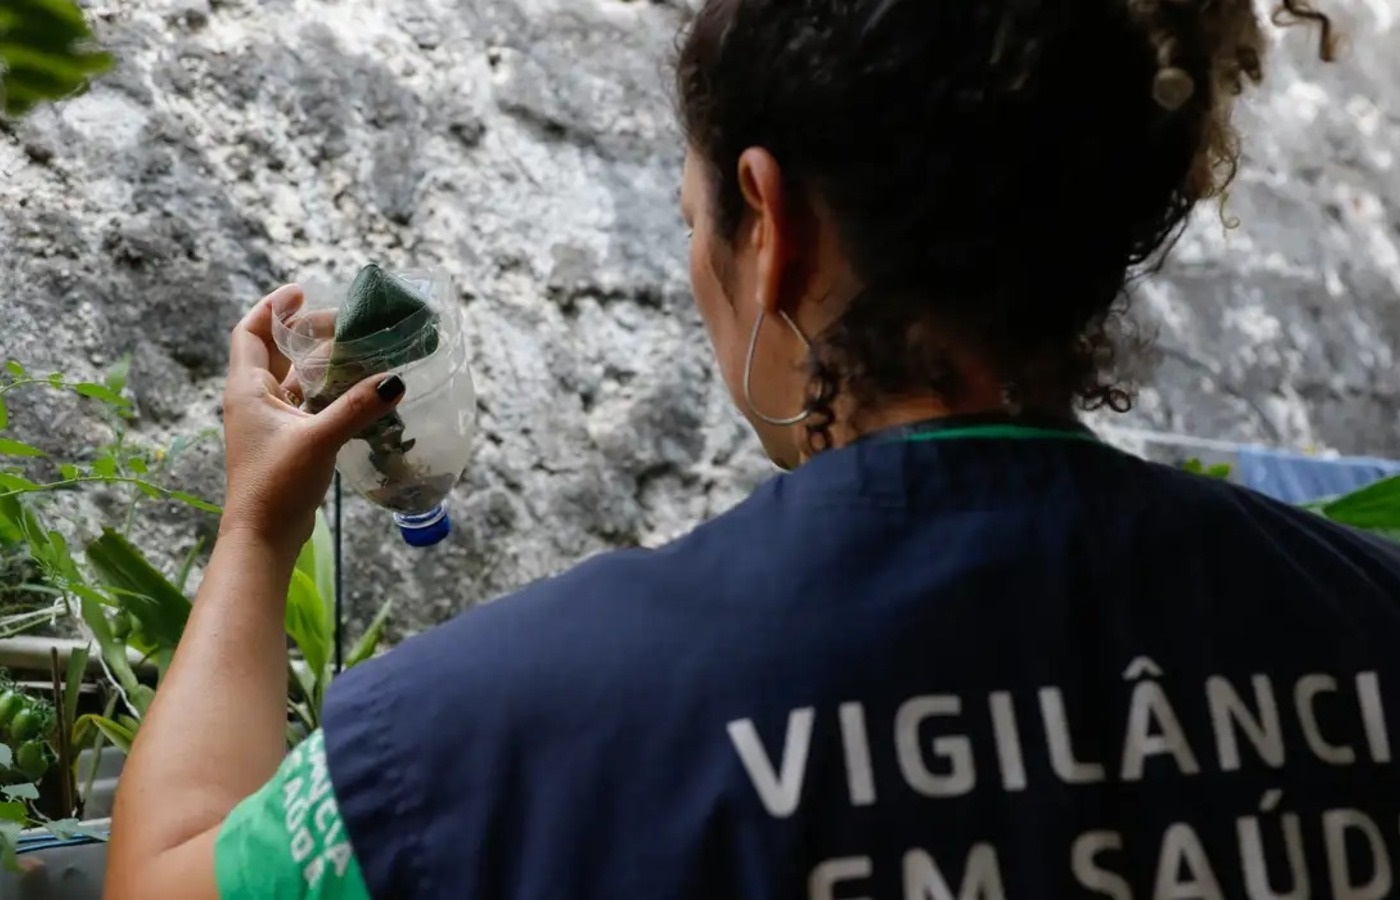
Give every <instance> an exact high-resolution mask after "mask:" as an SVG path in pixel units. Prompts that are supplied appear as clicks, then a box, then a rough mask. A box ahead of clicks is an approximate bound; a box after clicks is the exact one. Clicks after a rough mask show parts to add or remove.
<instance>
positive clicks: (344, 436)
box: [219, 285, 404, 553]
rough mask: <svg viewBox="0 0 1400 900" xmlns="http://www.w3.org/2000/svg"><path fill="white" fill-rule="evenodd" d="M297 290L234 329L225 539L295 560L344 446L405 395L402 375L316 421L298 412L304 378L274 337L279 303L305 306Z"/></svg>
mask: <svg viewBox="0 0 1400 900" xmlns="http://www.w3.org/2000/svg"><path fill="white" fill-rule="evenodd" d="M300 297H301V289H300V288H298V287H297V286H295V285H288V286H286V287H283V288H280V289H278V290H277V291H275V292H273V293H272V294H269V295H268V296H266V297H264V298H263V299H262V300H261V301H260V302H259V303H258V305H257V306H255V307H253V309H252V311H250V312H249V313H248V315H246V316H244V317H243V321H241V322H239V323H238V326H237V327H236V328H234V330H233V337H232V339H231V341H230V346H229V373H228V382H227V385H226V386H225V388H224V445H225V467H226V469H227V472H228V494H227V497H226V499H225V502H224V516H223V520H222V522H221V523H220V528H219V533H220V535H221V536H222V535H227V534H231V533H238V534H244V535H247V536H250V537H253V538H255V539H257V540H259V541H262V542H267V543H270V544H271V545H272V546H275V547H278V548H279V549H283V550H285V551H286V552H289V553H295V552H296V551H297V550H299V549H300V548H301V545H302V544H303V543H305V541H306V540H307V538H309V537H310V536H311V532H312V529H313V528H314V526H315V515H316V509H317V508H318V507H319V506H320V504H321V502H322V501H323V500H324V499H325V496H326V489H327V488H328V487H329V486H330V481H331V476H332V474H333V473H334V471H335V457H336V454H337V453H338V452H339V451H340V448H341V447H342V446H343V445H344V444H345V443H346V442H347V441H349V440H350V439H351V438H352V437H354V436H355V435H356V434H358V433H359V432H361V431H363V430H364V429H365V428H367V427H369V426H370V425H372V424H374V423H375V422H376V421H378V420H379V419H380V418H382V417H383V416H385V415H387V414H388V413H389V412H390V411H391V410H392V409H393V408H394V405H395V404H396V403H397V402H398V401H399V399H400V398H401V397H402V396H403V391H404V384H403V380H402V379H401V378H399V377H398V376H397V375H390V376H387V377H383V378H377V379H369V380H367V381H364V382H361V383H360V384H357V385H356V386H355V387H353V388H351V389H350V390H349V391H347V392H346V393H345V394H344V395H342V396H341V397H340V398H339V399H337V400H336V401H335V402H334V403H332V404H331V405H330V406H328V407H326V408H325V409H324V410H322V411H321V412H319V413H317V414H316V415H314V416H313V415H311V414H309V413H306V412H304V411H302V410H301V409H298V408H297V406H296V405H294V404H295V402H297V401H298V400H299V398H298V397H297V393H298V391H299V381H298V379H297V375H296V372H295V371H294V370H293V369H292V367H291V364H290V362H289V361H288V360H287V359H286V357H284V356H283V355H282V354H281V352H280V351H279V350H278V349H277V346H276V344H275V343H274V341H273V339H272V317H273V309H274V306H278V307H284V306H286V305H287V304H289V303H297V302H299V301H300Z"/></svg>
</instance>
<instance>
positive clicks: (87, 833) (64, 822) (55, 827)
mask: <svg viewBox="0 0 1400 900" xmlns="http://www.w3.org/2000/svg"><path fill="white" fill-rule="evenodd" d="M44 828H45V830H47V831H48V833H49V834H51V835H53V836H54V837H56V838H58V839H59V840H60V841H68V840H72V839H73V838H75V837H85V838H92V839H93V840H95V841H103V842H104V843H105V842H106V841H108V840H109V839H110V838H111V835H110V834H108V833H107V832H105V831H99V830H97V829H96V828H91V827H89V826H87V825H84V824H83V823H82V822H79V821H78V820H77V819H56V820H54V821H52V822H45V823H44Z"/></svg>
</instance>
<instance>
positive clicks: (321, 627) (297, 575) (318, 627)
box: [285, 569, 332, 682]
mask: <svg viewBox="0 0 1400 900" xmlns="http://www.w3.org/2000/svg"><path fill="white" fill-rule="evenodd" d="M285 621H286V628H287V636H288V637H290V638H291V639H292V641H293V642H295V643H296V645H297V649H299V650H300V651H301V656H302V659H304V660H306V665H307V667H308V668H310V669H311V675H312V677H313V678H315V679H316V680H317V681H318V682H319V681H320V680H322V679H324V678H325V675H326V661H327V657H328V655H329V651H330V645H331V639H332V638H331V635H330V634H329V629H328V628H327V627H326V621H327V616H326V609H325V603H324V602H323V601H322V599H321V595H320V593H318V592H317V590H316V582H315V581H313V580H312V579H311V576H309V575H307V574H306V573H305V572H303V571H302V570H301V569H294V570H293V571H292V582H291V585H290V586H289V587H288V589H287V612H286V619H285Z"/></svg>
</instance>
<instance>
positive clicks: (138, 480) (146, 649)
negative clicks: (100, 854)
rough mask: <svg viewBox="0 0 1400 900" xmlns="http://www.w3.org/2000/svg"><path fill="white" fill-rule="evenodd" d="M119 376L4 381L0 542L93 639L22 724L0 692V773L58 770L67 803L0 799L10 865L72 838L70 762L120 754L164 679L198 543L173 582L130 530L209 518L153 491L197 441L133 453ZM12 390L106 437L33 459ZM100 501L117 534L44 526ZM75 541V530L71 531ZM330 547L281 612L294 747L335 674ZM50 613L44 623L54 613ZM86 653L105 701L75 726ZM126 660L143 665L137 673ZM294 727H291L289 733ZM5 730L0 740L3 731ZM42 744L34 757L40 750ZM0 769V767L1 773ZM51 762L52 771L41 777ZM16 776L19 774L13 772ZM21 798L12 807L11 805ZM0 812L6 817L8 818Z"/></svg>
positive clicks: (374, 627) (295, 579) (313, 561)
mask: <svg viewBox="0 0 1400 900" xmlns="http://www.w3.org/2000/svg"><path fill="white" fill-rule="evenodd" d="M127 375H128V367H127V364H126V362H125V361H122V362H120V363H118V364H117V365H116V366H114V367H113V369H112V370H111V371H109V372H108V373H107V374H106V376H105V377H104V378H103V379H102V381H100V382H97V381H74V380H70V379H68V378H66V377H65V376H63V375H61V374H57V373H55V374H43V375H36V374H32V373H30V372H29V371H28V370H27V369H26V368H25V367H24V366H22V365H20V364H19V363H17V362H13V361H12V362H9V363H7V364H6V365H5V366H4V368H3V370H0V540H6V541H8V544H6V545H5V546H9V547H11V548H12V549H14V550H15V551H16V553H17V554H19V555H21V556H22V557H23V558H24V559H25V560H26V565H27V566H28V567H29V568H30V569H31V570H32V571H33V573H35V576H34V577H36V578H37V579H38V583H40V584H41V585H42V587H43V589H44V591H45V592H47V594H46V596H52V597H53V598H54V601H53V610H57V612H58V613H59V614H62V615H64V616H66V617H68V619H69V621H71V622H73V623H74V624H75V626H77V627H78V628H79V629H80V630H81V631H82V632H83V633H84V634H85V635H86V636H87V639H88V642H89V644H88V649H84V650H82V651H81V652H79V653H75V654H73V656H72V657H71V658H70V660H69V665H68V669H67V672H66V673H65V674H63V676H62V677H60V673H59V672H58V671H57V662H56V661H55V671H54V676H53V677H54V684H55V688H54V693H55V698H54V701H53V702H52V703H49V702H48V701H42V700H35V701H34V702H33V703H26V705H25V707H24V709H25V710H28V711H26V712H24V713H23V715H22V717H21V709H20V706H19V702H20V701H18V700H13V699H8V698H7V695H6V694H5V692H4V691H3V690H0V714H3V713H5V712H6V704H10V705H14V707H15V709H14V711H13V712H12V713H11V715H12V716H13V717H15V718H19V719H20V726H21V727H19V728H18V729H17V730H14V728H15V727H14V725H13V724H12V726H11V728H12V732H13V733H12V734H11V737H13V738H15V740H14V741H13V743H14V746H10V745H8V744H7V745H4V750H0V762H3V763H4V770H5V771H9V772H17V773H18V774H17V775H15V776H14V777H16V778H21V777H22V776H24V775H25V774H26V770H27V771H30V772H39V770H40V769H41V767H42V768H44V769H46V770H47V769H48V768H51V767H52V766H53V764H54V763H55V762H59V763H62V766H63V773H64V774H63V779H61V783H62V785H63V787H64V791H65V798H64V800H63V802H62V807H63V808H64V810H65V815H64V817H63V818H53V819H51V818H48V817H45V816H43V815H42V814H40V813H39V812H38V810H37V808H36V807H35V806H34V804H33V801H34V800H37V799H38V797H39V795H38V789H37V787H36V786H35V784H34V781H36V780H37V779H31V780H29V781H27V782H24V783H23V784H15V785H10V786H8V787H7V786H0V792H3V796H6V797H7V799H6V800H5V801H3V802H0V856H7V857H12V856H13V841H9V842H8V843H7V835H8V836H10V837H13V834H11V832H17V829H19V828H22V827H27V826H32V825H43V826H45V827H48V828H50V830H54V831H55V833H58V832H60V831H62V832H64V833H73V832H74V830H75V829H76V828H77V827H78V826H76V824H75V820H73V819H72V816H70V815H68V812H69V811H76V812H80V811H81V803H82V800H81V798H82V797H85V796H87V794H88V793H89V792H90V789H91V783H90V782H89V784H88V785H87V788H86V789H84V790H78V788H77V785H76V776H77V772H76V756H77V753H76V751H77V750H78V749H80V748H90V749H92V750H94V751H98V752H100V751H101V750H102V748H103V747H104V746H105V745H106V744H111V745H112V746H114V747H116V748H117V749H118V750H119V751H121V752H123V753H125V752H127V751H129V750H130V748H131V743H132V741H133V739H134V738H135V735H136V732H137V730H138V729H139V727H140V723H141V720H142V718H143V717H144V716H145V714H146V711H147V709H148V708H149V706H150V703H151V701H152V700H153V699H154V696H155V688H156V686H157V685H158V684H159V681H160V679H161V678H162V677H163V675H164V673H165V671H166V668H167V667H168V666H169V664H170V659H171V656H172V654H173V653H174V650H175V647H176V645H177V644H178V643H179V640H180V637H181V635H182V634H183V632H184V627H185V623H186V621H187V620H188V618H189V614H190V609H191V599H190V596H189V592H188V582H189V580H190V575H191V572H192V570H193V568H194V566H195V563H196V561H197V559H198V558H199V555H200V554H201V552H202V550H203V546H202V543H196V544H195V545H194V546H193V547H191V548H190V549H189V550H188V551H187V552H186V553H185V554H184V557H183V559H182V561H181V563H180V565H179V568H178V570H177V571H176V572H175V573H174V575H173V577H170V576H167V575H166V573H164V572H162V571H161V569H160V567H159V566H157V565H156V564H155V563H153V562H152V561H151V559H150V558H149V557H148V556H147V554H146V553H145V552H143V551H142V550H141V549H140V548H139V547H137V546H136V544H135V543H134V542H133V540H132V537H131V535H132V525H133V523H134V521H135V517H136V513H137V510H138V508H139V506H140V505H141V504H142V503H146V502H153V501H166V500H168V501H178V502H180V503H184V504H187V505H189V506H192V507H194V508H196V509H199V510H202V511H205V512H210V513H217V512H219V508H218V507H217V506H215V505H214V504H211V503H208V502H206V501H204V500H202V499H200V498H198V497H196V496H194V495H192V494H189V493H186V492H184V491H180V490H176V489H173V488H170V487H168V486H166V485H164V484H162V483H161V481H162V476H163V474H164V470H165V467H167V466H168V464H169V462H170V460H172V459H173V458H175V457H176V455H177V454H178V453H179V452H181V451H182V450H183V449H184V448H186V447H188V446H190V445H191V444H192V443H193V441H194V440H197V439H199V438H200V437H203V436H207V434H209V433H212V432H206V433H205V434H202V435H199V436H196V437H195V438H193V439H190V438H181V439H177V440H176V441H175V442H174V443H172V445H171V446H170V447H168V448H150V447H146V446H144V445H142V444H141V443H140V442H139V441H138V440H136V439H135V438H134V437H133V435H132V433H131V431H130V427H129V426H130V423H131V421H132V420H133V419H134V413H133V411H132V403H131V401H130V399H129V398H128V397H127V396H125V391H126V387H127ZM21 388H31V389H35V390H49V391H59V392H66V393H70V394H76V395H77V396H78V397H79V398H80V402H84V403H92V404H96V406H95V407H94V409H95V410H96V411H98V412H100V413H101V414H102V416H103V417H104V418H105V419H106V421H107V425H108V428H109V431H110V437H109V439H108V440H106V441H105V442H104V443H103V444H101V445H100V446H98V447H96V448H93V449H92V450H91V451H90V452H89V453H87V454H84V458H83V459H80V460H79V459H75V460H64V461H59V460H54V459H50V458H49V457H48V455H47V454H46V453H45V452H44V451H43V450H41V449H40V448H38V447H36V446H34V445H33V444H31V443H26V442H24V441H22V440H20V439H18V438H17V437H15V436H13V435H12V434H11V433H10V431H9V428H10V423H9V416H8V414H7V407H6V406H5V401H6V397H7V396H12V392H13V391H16V390H19V389H21ZM94 487H97V488H103V489H108V490H113V491H117V492H125V496H126V499H127V502H126V503H125V506H124V509H123V512H122V514H121V515H120V516H118V517H117V519H118V520H119V521H117V522H115V523H113V524H112V525H110V526H108V527H105V528H102V529H101V531H100V533H99V534H98V535H97V536H96V537H95V538H93V539H91V540H88V541H85V542H80V547H79V548H76V549H75V548H74V547H73V546H71V545H70V542H69V539H68V538H67V537H65V531H64V530H63V529H61V528H59V527H56V525H55V523H54V522H51V521H50V519H51V518H52V516H51V512H52V509H51V505H50V504H49V501H51V500H52V499H53V498H55V497H58V496H62V495H64V494H67V493H70V492H73V491H81V490H87V489H91V488H94ZM68 531H69V533H72V529H68ZM334 580H335V571H334V547H333V544H332V540H331V534H330V529H329V526H328V525H327V523H326V520H325V517H324V515H318V517H317V522H316V529H315V533H314V534H313V537H312V539H311V540H310V541H308V542H307V544H306V546H305V547H303V548H302V550H301V553H300V554H299V556H298V559H297V564H296V568H295V570H294V572H293V576H292V581H291V584H290V586H289V590H288V595H287V607H286V610H287V611H286V629H287V634H288V636H289V637H290V638H291V640H292V642H293V643H294V645H295V647H296V649H297V651H298V652H297V654H296V655H295V657H294V661H293V663H292V665H291V671H290V672H289V673H288V699H287V703H288V711H289V715H288V720H289V727H288V742H289V744H293V745H294V744H295V743H296V742H297V741H299V740H300V739H301V738H302V737H304V736H305V734H307V733H309V731H310V730H311V729H314V728H316V727H317V726H319V724H320V709H321V703H322V700H323V699H324V697H325V692H326V687H327V685H328V684H329V682H330V679H331V678H332V676H333V675H334V671H335V664H334V659H333V656H334V649H335V639H336V635H335V627H336V626H335V616H334V604H333V596H334ZM389 611H390V604H388V603H386V604H385V605H384V607H383V608H382V609H381V610H380V611H379V614H378V615H377V616H376V617H375V619H374V621H373V622H372V623H371V625H370V627H369V628H368V629H367V630H366V632H365V634H364V635H363V636H362V637H361V638H360V640H359V641H358V642H357V643H356V644H355V646H354V647H353V648H351V650H350V651H349V654H348V655H347V657H346V660H345V662H346V665H347V666H350V665H355V664H357V663H359V662H361V661H363V660H365V659H368V658H369V657H370V656H372V655H373V653H374V652H375V650H376V648H377V647H378V644H379V642H380V640H381V638H382V635H383V630H384V626H385V623H386V620H387V617H388V614H389ZM50 614H53V611H52V610H51V611H50ZM26 615H29V616H30V618H31V619H32V615H30V614H28V613H12V612H7V613H6V614H5V615H0V629H4V628H5V627H7V626H8V627H9V628H10V629H11V630H10V631H9V632H5V631H3V630H0V636H3V635H4V634H6V633H14V632H15V631H16V630H19V629H21V628H22V627H23V626H24V624H25V622H26V621H29V619H26V618H25V616H26ZM90 654H95V657H94V658H95V659H96V661H97V663H98V665H99V666H100V668H101V669H102V671H103V673H104V675H105V679H106V682H107V684H108V687H109V688H110V692H109V694H108V696H107V697H106V700H105V702H104V703H102V704H100V708H99V710H98V711H88V712H83V713H81V714H79V713H80V710H79V704H78V696H79V689H80V687H81V685H82V683H83V678H84V673H85V672H86V671H87V666H88V660H89V656H90ZM133 657H135V658H136V659H139V660H140V663H135V664H134V663H133ZM143 663H145V664H149V665H150V667H151V668H153V669H154V677H145V678H143V677H141V675H140V673H139V669H140V668H141V664H143ZM292 723H294V724H292ZM3 727H4V726H3V725H0V729H3ZM36 741H38V742H40V744H42V746H38V745H36V744H35V742H36ZM7 760H8V761H7ZM45 760H47V761H48V763H47V765H42V766H41V763H43V761H45ZM11 766H13V767H15V768H11ZM11 790H14V791H18V792H19V794H18V795H16V796H14V797H10V796H9V794H8V792H9V791H11ZM4 803H10V804H12V805H10V806H5V805H4Z"/></svg>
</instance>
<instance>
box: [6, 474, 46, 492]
mask: <svg viewBox="0 0 1400 900" xmlns="http://www.w3.org/2000/svg"><path fill="white" fill-rule="evenodd" d="M38 489H39V485H37V484H35V483H34V482H32V481H30V480H29V479H28V478H21V477H20V476H18V475H16V474H14V473H13V472H0V491H37V490H38Z"/></svg>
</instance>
